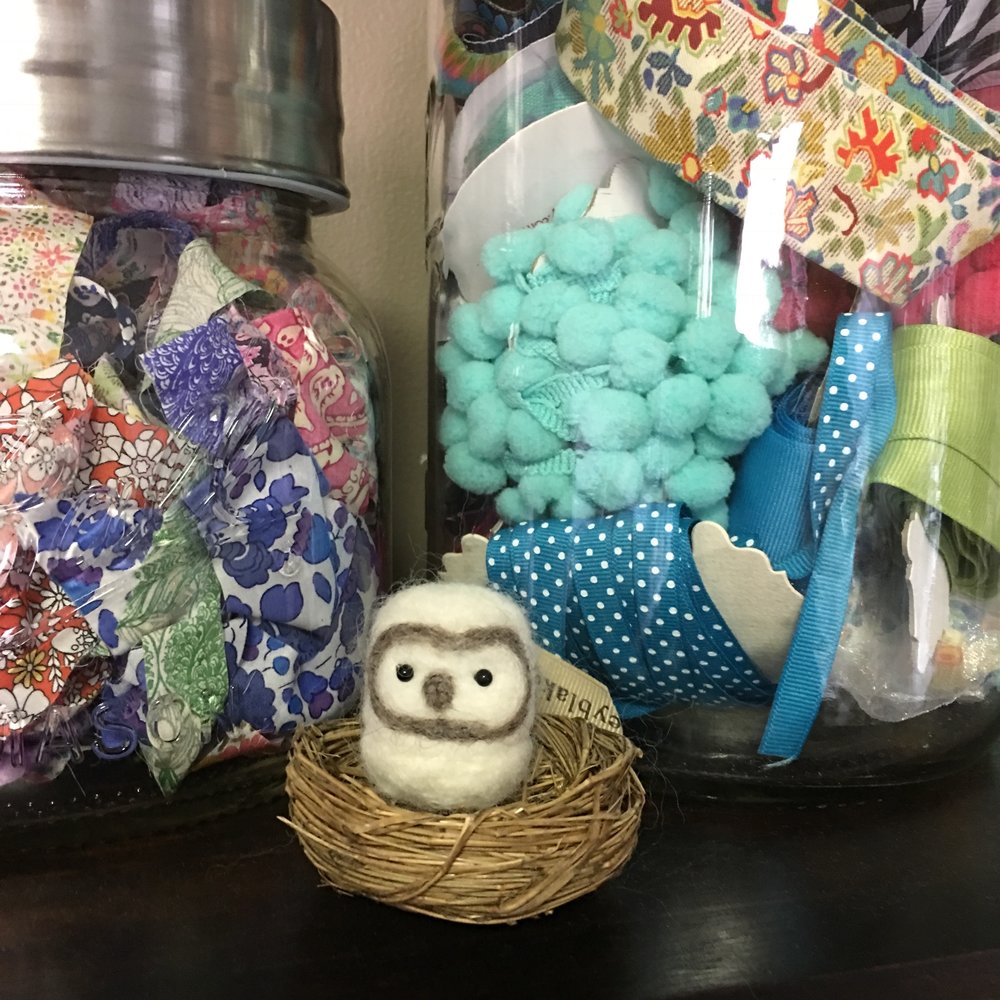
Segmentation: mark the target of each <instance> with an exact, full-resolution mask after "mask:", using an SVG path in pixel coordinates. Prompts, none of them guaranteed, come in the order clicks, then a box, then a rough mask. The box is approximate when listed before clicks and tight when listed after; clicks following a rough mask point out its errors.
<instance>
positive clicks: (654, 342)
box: [608, 329, 671, 393]
mask: <svg viewBox="0 0 1000 1000" xmlns="http://www.w3.org/2000/svg"><path fill="white" fill-rule="evenodd" d="M670 353H671V352H670V345H669V344H667V343H666V342H665V341H663V340H660V338H659V337H654V336H653V334H651V333H647V332H646V331H645V330H634V329H633V330H622V331H621V332H620V333H616V334H615V336H614V337H613V338H612V340H611V351H610V354H609V357H608V378H609V379H610V381H611V384H612V385H613V386H614V387H615V388H616V389H630V390H632V391H633V392H641V393H646V392H649V391H650V390H651V389H655V388H656V386H658V385H659V384H660V383H661V382H662V381H663V378H664V376H665V375H666V371H667V362H669V361H670Z"/></svg>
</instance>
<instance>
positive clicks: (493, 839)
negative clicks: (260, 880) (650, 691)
mask: <svg viewBox="0 0 1000 1000" xmlns="http://www.w3.org/2000/svg"><path fill="white" fill-rule="evenodd" d="M358 736H359V727H358V724H357V722H356V721H355V720H353V719H349V720H344V721H342V722H339V723H337V724H336V725H335V726H334V727H333V728H332V729H327V730H323V729H319V728H316V727H311V728H308V729H304V730H302V731H300V732H299V733H298V735H297V736H296V737H295V740H294V742H293V745H292V751H291V757H290V759H289V764H288V777H287V782H286V788H287V791H288V798H289V802H290V808H289V812H290V817H291V818H290V820H288V821H286V822H288V823H289V825H290V826H291V827H292V828H293V829H294V830H295V831H296V832H297V834H298V836H299V840H300V841H301V843H302V847H303V848H304V850H305V852H306V855H307V856H308V857H309V859H310V861H312V863H313V864H314V865H315V866H316V868H317V870H318V871H319V873H320V875H321V876H322V878H323V881H324V882H325V883H327V884H328V885H331V886H333V887H334V888H335V889H339V890H341V891H342V892H347V893H352V894H357V895H363V896H369V897H371V898H373V899H377V900H380V901H382V902H384V903H390V904H392V905H394V906H399V907H402V908H403V909H406V910H413V911H415V912H417V913H424V914H427V915H429V916H433V917H441V918H443V919H445V920H454V921H459V922H461V923H469V924H499V923H515V922H516V921H518V920H523V919H524V918H526V917H534V916H538V915H539V914H543V913H548V912H550V911H552V910H553V909H554V908H555V907H557V906H561V905H562V904H563V903H567V902H569V901H570V900H571V899H576V898H577V897H579V896H583V895H585V894H586V893H588V892H591V891H592V890H594V889H596V888H597V887H598V886H599V885H601V884H602V883H603V882H605V881H607V880H608V879H610V878H613V877H614V876H615V875H617V874H618V873H619V872H620V871H621V869H622V868H623V867H624V865H625V863H626V862H627V861H628V859H629V857H630V856H631V854H632V851H633V850H634V849H635V844H636V838H637V836H638V831H639V817H640V813H641V811H642V805H643V801H644V799H645V796H644V793H643V790H642V786H641V785H640V783H639V779H638V778H637V777H636V774H635V771H634V770H633V769H632V763H633V761H634V760H635V759H636V757H637V756H638V755H639V751H638V750H636V748H635V747H634V746H633V745H632V744H631V743H630V742H629V741H628V740H626V739H625V738H624V737H622V736H619V735H615V734H612V733H607V732H604V731H602V730H597V729H594V728H593V727H592V726H590V725H589V724H587V723H585V722H582V721H580V720H575V719H572V720H571V719H563V718H555V717H552V716H542V717H541V718H540V719H539V721H538V723H537V725H536V738H537V742H538V745H539V752H538V755H537V758H536V761H535V767H534V772H533V774H532V777H531V780H530V781H529V782H528V784H527V785H526V786H525V788H524V791H523V794H522V796H521V798H520V799H518V800H516V801H513V802H509V803H507V804H505V805H502V806H496V807H494V808H492V809H484V810H482V811H481V812H476V813H450V814H448V815H439V814H436V813H426V812H416V811H413V810H411V809H407V808H404V807H401V806H397V805H393V804H391V803H389V802H387V801H386V800H385V799H383V798H382V797H381V796H380V795H379V794H378V793H377V792H375V791H374V790H373V789H372V787H371V786H370V785H369V784H368V782H367V781H366V779H365V776H364V771H363V769H362V767H361V762H360V760H359V756H358Z"/></svg>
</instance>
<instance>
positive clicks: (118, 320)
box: [62, 274, 139, 371]
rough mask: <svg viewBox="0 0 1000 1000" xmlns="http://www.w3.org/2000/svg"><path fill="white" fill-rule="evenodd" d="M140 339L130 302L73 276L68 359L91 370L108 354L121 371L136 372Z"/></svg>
mask: <svg viewBox="0 0 1000 1000" xmlns="http://www.w3.org/2000/svg"><path fill="white" fill-rule="evenodd" d="M138 338H139V329H138V323H137V321H136V318H135V313H134V312H133V311H132V308H131V307H130V306H129V305H128V304H127V303H124V302H119V301H118V299H116V298H115V296H114V295H112V294H111V292H109V291H108V290H107V289H106V288H103V287H102V286H101V285H99V284H98V283H97V282H96V281H94V280H93V279H91V278H85V277H83V276H82V275H79V274H78V275H74V277H73V280H72V283H71V284H70V288H69V298H68V300H67V305H66V328H65V333H64V339H63V347H62V353H63V355H64V356H65V357H71V358H74V359H75V360H76V361H78V362H79V363H80V364H81V365H82V366H83V367H84V368H86V369H88V370H89V369H91V368H93V367H94V366H95V365H96V364H97V363H98V361H99V360H100V359H101V357H102V356H105V355H107V356H108V357H110V358H114V359H115V361H116V362H117V364H118V366H119V368H120V369H121V370H125V369H126V368H128V369H130V370H132V371H134V366H135V350H136V345H137V343H138Z"/></svg>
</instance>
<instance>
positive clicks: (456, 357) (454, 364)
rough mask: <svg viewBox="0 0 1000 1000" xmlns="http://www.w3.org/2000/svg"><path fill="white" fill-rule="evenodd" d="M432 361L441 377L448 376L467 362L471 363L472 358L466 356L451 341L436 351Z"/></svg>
mask: <svg viewBox="0 0 1000 1000" xmlns="http://www.w3.org/2000/svg"><path fill="white" fill-rule="evenodd" d="M434 359H435V361H436V362H437V366H438V371H439V372H441V374H442V375H445V376H448V375H451V374H452V373H453V372H454V371H456V370H457V369H458V368H461V367H462V365H464V364H465V363H466V362H467V361H471V360H472V357H471V356H470V355H468V354H466V352H465V351H463V350H462V348H461V347H459V346H458V344H456V343H455V342H454V341H453V340H449V341H448V343H446V344H442V345H441V346H440V347H439V348H438V349H437V351H436V352H435V355H434Z"/></svg>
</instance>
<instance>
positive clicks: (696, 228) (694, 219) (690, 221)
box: [669, 199, 704, 249]
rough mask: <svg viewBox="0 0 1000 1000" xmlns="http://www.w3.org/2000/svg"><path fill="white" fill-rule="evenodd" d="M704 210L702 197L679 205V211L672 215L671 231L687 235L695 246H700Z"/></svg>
mask: <svg viewBox="0 0 1000 1000" xmlns="http://www.w3.org/2000/svg"><path fill="white" fill-rule="evenodd" d="M703 211H704V203H703V202H702V201H701V199H699V200H697V201H689V202H687V203H686V204H684V205H679V206H678V207H677V211H676V212H674V214H673V215H671V216H670V222H669V227H670V231H671V232H674V233H677V234H678V235H683V236H687V237H688V239H690V240H691V242H692V243H693V244H694V245H695V246H698V245H699V244H700V243H701V217H702V213H703ZM699 249H700V247H699Z"/></svg>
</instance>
